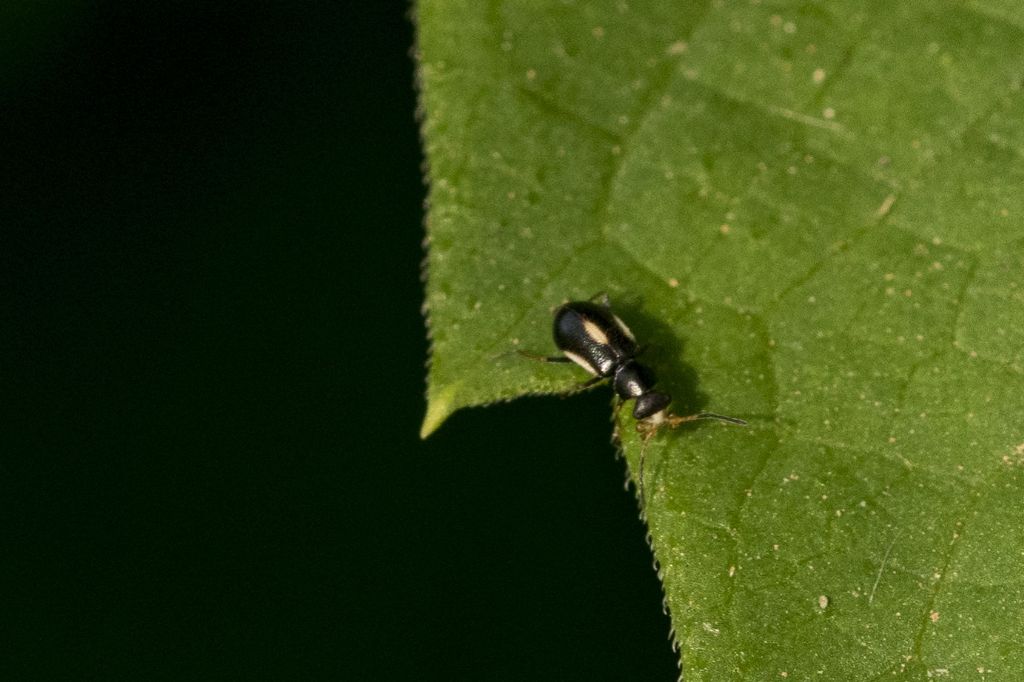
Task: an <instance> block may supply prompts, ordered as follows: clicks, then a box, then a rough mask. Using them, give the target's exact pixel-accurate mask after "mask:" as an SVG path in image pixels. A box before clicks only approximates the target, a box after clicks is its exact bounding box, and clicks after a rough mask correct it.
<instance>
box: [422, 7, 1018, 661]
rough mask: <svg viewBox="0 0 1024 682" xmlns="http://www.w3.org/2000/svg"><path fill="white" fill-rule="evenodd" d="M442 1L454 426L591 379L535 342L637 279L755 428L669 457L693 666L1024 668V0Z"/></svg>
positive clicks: (666, 368)
mask: <svg viewBox="0 0 1024 682" xmlns="http://www.w3.org/2000/svg"><path fill="white" fill-rule="evenodd" d="M418 21H419V45H418V58H419V64H420V75H421V80H422V103H423V108H424V111H425V116H424V119H423V136H424V143H425V146H426V153H427V159H428V164H429V172H428V177H429V182H430V194H429V202H430V207H429V217H428V237H429V256H428V273H429V277H428V279H427V307H428V312H429V324H430V330H431V334H432V339H433V350H432V360H431V366H430V373H429V382H428V384H429V387H428V402H429V408H428V413H427V417H426V419H425V422H424V426H423V433H424V435H426V434H429V433H430V432H431V431H433V430H434V429H436V428H437V427H438V425H439V424H440V423H441V422H442V421H443V420H444V419H445V418H446V417H447V416H448V415H450V414H451V413H452V412H453V411H454V410H456V409H459V408H462V407H466V406H470V405H483V404H487V403H492V402H495V401H499V400H507V399H511V398H514V397H517V396H522V395H525V394H529V393H550V392H570V391H572V390H573V388H574V386H576V385H577V384H578V383H579V382H580V381H581V380H583V379H584V378H585V376H583V372H582V371H581V370H579V369H578V368H575V367H567V366H565V365H544V364H541V363H534V362H530V361H528V360H524V359H523V358H522V357H520V356H518V355H516V354H514V351H515V350H516V349H528V350H531V351H535V352H540V353H551V352H553V351H554V349H553V347H552V342H551V338H550V324H551V322H550V320H551V318H550V314H551V309H552V307H553V306H555V305H557V304H558V303H560V302H562V301H564V300H566V299H580V298H587V297H589V296H591V295H592V294H594V293H595V292H599V291H606V292H608V293H609V294H610V295H611V299H612V302H613V305H614V307H615V309H616V311H617V312H618V313H619V314H620V316H622V317H623V318H624V319H625V320H626V321H627V322H628V323H629V324H630V326H631V327H632V328H633V330H634V332H636V334H637V336H638V338H640V340H641V342H645V341H646V342H649V343H650V349H649V350H648V351H647V354H646V355H645V356H644V358H645V361H647V362H649V363H650V364H651V365H652V366H653V367H654V368H655V369H656V370H657V371H658V373H659V376H660V379H661V383H660V386H662V387H664V388H665V390H668V391H670V392H671V393H673V395H675V397H676V400H675V403H674V410H675V411H676V413H678V414H687V413H688V411H695V410H698V409H701V410H703V409H706V410H712V411H716V412H722V413H725V414H730V415H735V416H738V417H744V418H746V419H748V420H750V421H751V425H750V426H749V427H748V428H746V429H741V428H735V427H729V426H725V425H721V424H717V423H713V422H703V423H698V424H697V425H691V426H687V427H684V428H680V429H678V430H676V431H663V432H661V433H659V434H657V435H656V437H655V438H653V439H652V440H651V441H650V444H649V446H648V448H647V451H646V465H645V467H646V468H645V486H646V487H645V491H646V505H647V506H646V510H645V511H646V517H647V520H648V522H649V526H650V531H651V536H652V544H653V548H654V551H655V554H656V557H657V560H658V562H659V564H660V567H661V569H660V576H661V578H662V582H663V586H664V590H665V595H666V600H667V604H668V606H669V608H670V609H671V613H672V619H673V623H674V626H675V631H676V634H675V637H676V641H677V643H678V645H679V647H680V655H681V661H682V666H683V672H684V675H685V676H686V677H687V679H691V680H723V679H777V678H779V677H780V676H783V677H788V678H790V679H812V678H813V679H831V680H849V679H868V678H871V677H875V676H877V677H880V678H885V679H889V677H890V676H891V675H890V673H891V674H893V675H896V676H897V677H900V679H928V678H931V677H937V678H940V677H943V676H945V677H949V678H950V679H965V678H968V677H970V678H971V679H975V678H976V677H977V676H978V675H979V673H981V674H982V675H987V674H988V673H989V672H990V673H991V675H992V676H994V677H995V678H997V679H1022V677H1021V676H1022V675H1024V637H1022V635H1021V632H1024V576H1022V572H1021V568H1022V565H1024V564H1022V560H1024V426H1022V424H1024V418H1022V416H1021V415H1022V414H1024V191H1022V181H1024V93H1022V92H1021V83H1022V77H1024V50H1022V49H1021V46H1022V45H1024V5H1021V4H1020V3H1017V2H1009V1H1008V0H1002V1H1000V0H975V1H973V2H941V1H940V2H929V3H892V2H881V1H874V2H869V1H865V2H853V1H845V2H811V1H792V2H790V1H785V0H779V1H775V2H771V1H769V0H761V1H758V0H750V1H747V0H744V1H742V2H724V1H721V0H715V1H713V2H688V3H631V2H602V3H589V2H582V1H581V2H556V1H555V0H551V1H549V2H541V1H537V2H488V3H482V2H469V1H468V0H467V1H464V2H453V1H448V0H445V1H441V0H433V1H426V0H424V1H423V2H421V3H420V5H419V8H418ZM602 390H608V389H607V388H605V389H602ZM627 412H628V410H623V412H622V414H621V415H620V417H619V421H620V424H621V435H622V438H623V447H624V450H625V453H626V457H627V460H628V463H629V466H630V470H631V471H633V472H635V471H636V469H637V464H638V459H639V456H640V451H641V447H642V446H641V443H640V441H639V438H638V435H637V434H636V432H635V430H634V429H633V428H632V419H631V418H630V417H628V416H627ZM542 435H543V434H538V437H542ZM497 617H500V616H497Z"/></svg>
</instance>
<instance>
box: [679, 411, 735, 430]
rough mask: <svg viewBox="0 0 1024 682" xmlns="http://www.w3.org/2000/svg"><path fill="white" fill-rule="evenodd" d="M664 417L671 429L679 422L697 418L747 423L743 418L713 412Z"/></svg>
mask: <svg viewBox="0 0 1024 682" xmlns="http://www.w3.org/2000/svg"><path fill="white" fill-rule="evenodd" d="M666 419H667V420H668V424H669V426H671V427H672V428H673V429H674V428H676V427H677V426H679V425H680V424H685V423H686V422H695V421H697V420H698V419H714V420H716V421H720V422H725V423H727V424H735V425H736V426H746V425H747V422H746V420H744V419H739V418H738V417H727V416H725V415H724V414H716V413H714V412H698V413H697V414H691V415H688V416H686V417H677V416H676V415H669V416H668V417H666Z"/></svg>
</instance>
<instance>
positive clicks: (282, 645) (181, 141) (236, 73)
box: [0, 2, 677, 680]
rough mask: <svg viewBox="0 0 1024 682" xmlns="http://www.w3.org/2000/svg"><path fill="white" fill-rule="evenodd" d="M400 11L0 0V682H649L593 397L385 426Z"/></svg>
mask: <svg viewBox="0 0 1024 682" xmlns="http://www.w3.org/2000/svg"><path fill="white" fill-rule="evenodd" d="M407 9H408V8H407V6H406V5H405V4H404V3H398V2H366V3H352V5H348V4H346V3H342V2H303V3H285V2H278V3H259V2H257V3H244V4H241V3H240V4H238V5H235V4H226V5H223V6H217V5H216V4H215V3H205V2H193V3H128V2H124V3H99V4H95V3H80V4H76V3H43V2H37V3H13V4H12V3H7V4H5V6H4V8H3V9H2V10H0V111H2V120H3V132H2V135H3V138H4V139H3V141H2V145H3V148H2V153H3V158H2V161H0V167H2V174H3V175H2V178H0V179H2V183H3V195H4V197H5V198H4V199H3V200H2V201H0V204H2V211H3V214H2V215H0V219H2V223H0V230H2V232H0V234H2V245H3V248H2V253H3V267H2V274H0V276H2V278H3V281H2V284H3V323H2V328H0V341H2V344H3V346H2V356H0V357H2V363H3V364H2V370H0V381H2V386H3V395H4V400H3V403H4V404H5V405H6V407H4V408H3V411H4V414H5V418H4V424H3V427H2V430H3V437H2V438H3V443H4V445H3V447H2V452H0V466H2V469H0V480H2V485H3V491H2V498H0V499H2V503H0V504H2V507H0V512H2V517H0V521H2V525H0V530H2V533H3V543H2V544H3V556H2V559H0V584H2V589H3V592H2V603H0V613H2V614H3V616H2V619H3V620H2V622H4V623H5V627H4V631H5V633H6V634H4V645H3V648H4V653H3V655H2V656H0V677H2V678H3V679H5V680H17V679H32V680H38V679H76V680H82V679H103V680H111V679H146V680H153V679H251V678H267V679H346V678H347V679H400V678H408V679H430V678H434V677H437V678H442V679H466V680H476V679H510V680H523V679H561V680H564V679H661V680H667V679H674V677H675V675H676V674H677V673H676V667H675V655H674V654H673V653H672V651H671V650H670V647H669V643H668V641H667V635H668V630H669V622H668V619H667V618H666V617H664V616H663V615H662V613H661V607H660V600H661V594H660V589H659V586H658V584H657V580H656V577H655V574H654V572H653V570H652V569H651V559H650V555H649V552H648V549H647V547H646V544H645V542H644V539H643V534H644V529H643V527H642V525H641V524H640V522H639V521H638V520H637V512H636V507H635V503H634V502H633V500H632V497H631V495H629V494H627V493H625V492H624V491H623V488H622V482H623V476H624V467H623V464H622V463H621V462H620V461H618V460H616V458H615V456H614V451H613V448H612V446H611V445H610V444H609V442H608V437H609V424H608V396H607V395H605V394H604V393H602V392H595V393H592V394H588V395H586V396H579V397H574V398H572V399H571V400H560V399H557V398H549V399H528V400H521V401H517V402H515V403H512V404H508V405H501V406H496V407H492V408H489V409H476V410H470V411H465V412H462V413H459V414H456V415H455V416H454V417H453V418H452V419H451V420H450V421H449V423H447V424H445V425H444V426H443V427H442V428H441V430H440V431H439V432H438V433H437V434H435V435H434V436H432V437H431V438H430V439H429V440H427V441H425V442H421V441H419V439H418V438H417V430H418V427H419V422H420V419H421V418H422V416H423V412H424V400H423V393H424V380H423V374H424V369H423V363H424V358H425V357H426V351H427V347H426V342H425V340H424V338H425V337H424V327H423V320H422V318H421V316H420V312H419V309H420V302H421V299H422V286H421V283H420V279H419V266H420V261H421V259H422V257H423V253H422V251H421V247H420V241H421V238H422V202H423V197H424V193H425V190H424V187H423V184H422V181H421V175H420V165H421V157H420V149H419V142H418V138H417V128H416V122H415V119H414V115H413V111H414V107H415V93H414V91H413V64H412V61H411V58H410V56H409V47H410V45H411V44H412V40H413V29H412V25H411V23H410V22H409V20H408V18H407Z"/></svg>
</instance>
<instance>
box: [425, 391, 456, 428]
mask: <svg viewBox="0 0 1024 682" xmlns="http://www.w3.org/2000/svg"><path fill="white" fill-rule="evenodd" d="M454 396H455V386H447V387H445V388H444V389H442V390H441V391H438V393H437V395H433V396H429V395H428V396H427V414H426V415H425V416H424V417H423V424H422V425H421V426H420V438H421V439H423V438H426V437H427V436H429V435H430V434H432V433H433V432H434V431H437V429H438V427H440V426H441V424H443V423H444V420H445V419H447V418H448V415H450V414H451V413H452V412H454V411H455V408H454V407H453V406H452V404H453V398H454Z"/></svg>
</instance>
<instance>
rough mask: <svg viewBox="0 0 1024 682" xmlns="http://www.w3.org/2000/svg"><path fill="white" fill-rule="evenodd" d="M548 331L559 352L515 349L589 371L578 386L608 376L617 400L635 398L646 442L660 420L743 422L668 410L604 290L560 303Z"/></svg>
mask: <svg viewBox="0 0 1024 682" xmlns="http://www.w3.org/2000/svg"><path fill="white" fill-rule="evenodd" d="M595 298H596V297H595ZM553 333H554V338H555V345H556V346H557V347H558V350H560V351H562V356H554V357H545V356H541V355H534V354H532V353H526V352H524V351H520V354H522V355H525V356H526V357H529V358H533V359H535V360H540V361H542V362H575V363H576V364H577V365H579V366H580V367H582V368H583V369H585V370H587V371H588V372H589V373H590V374H592V375H593V378H591V379H590V380H588V381H586V382H584V383H583V384H582V385H581V388H588V387H590V386H593V385H594V384H596V383H599V382H601V381H604V380H605V379H611V380H612V386H613V387H614V389H615V394H616V395H618V397H619V398H620V399H621V400H622V401H626V400H635V401H636V402H635V403H634V405H633V417H635V418H636V420H637V431H640V432H641V433H642V434H644V443H645V444H646V442H647V440H648V439H649V438H650V437H651V436H652V435H653V434H654V432H655V431H657V430H658V428H659V427H661V426H662V425H665V424H667V425H669V426H670V427H671V428H675V427H677V426H679V425H680V424H683V423H685V422H691V421H696V420H698V419H717V420H719V421H724V422H728V423H730V424H738V425H741V426H743V425H746V423H747V422H745V421H744V420H742V419H737V418H736V417H726V416H724V415H721V414H715V413H713V412H699V413H697V414H691V415H688V416H685V417H679V416H676V415H673V414H670V413H669V412H668V406H669V403H671V402H672V397H671V396H670V395H669V394H668V393H665V392H663V391H656V390H654V385H655V383H656V382H657V379H656V378H655V375H654V372H653V370H651V369H650V368H649V367H647V366H646V365H643V364H641V363H640V362H638V361H637V360H636V357H637V355H638V354H639V353H640V351H641V348H640V346H638V345H637V342H636V338H635V337H634V336H633V332H632V331H630V329H629V327H627V326H626V323H625V322H623V321H622V320H621V319H619V316H618V315H616V314H615V313H613V312H612V310H611V307H610V305H609V303H608V297H607V296H604V297H602V300H601V302H600V303H597V302H595V301H594V300H593V299H591V300H590V301H570V302H568V303H563V304H562V305H560V306H559V307H558V308H557V309H556V310H555V320H554V329H553ZM643 455H644V451H643V450H641V453H640V470H639V476H638V481H639V482H640V491H641V497H642V495H643V487H642V486H643V461H644V456H643Z"/></svg>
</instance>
